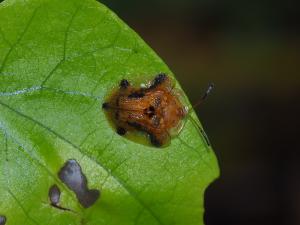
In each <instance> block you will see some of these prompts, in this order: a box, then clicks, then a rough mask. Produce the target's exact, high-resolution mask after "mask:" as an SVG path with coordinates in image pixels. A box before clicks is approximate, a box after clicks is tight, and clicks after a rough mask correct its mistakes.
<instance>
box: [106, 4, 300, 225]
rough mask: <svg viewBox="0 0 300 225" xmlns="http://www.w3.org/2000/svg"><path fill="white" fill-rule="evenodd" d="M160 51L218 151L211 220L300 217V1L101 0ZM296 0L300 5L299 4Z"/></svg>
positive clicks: (222, 224) (219, 224)
mask: <svg viewBox="0 0 300 225" xmlns="http://www.w3.org/2000/svg"><path fill="white" fill-rule="evenodd" d="M101 2H103V3H104V4H106V5H107V6H108V7H110V8H111V9H112V10H113V11H115V12H116V13H117V14H118V15H119V16H120V17H121V18H122V19H123V20H124V21H125V22H126V23H127V24H129V25H130V26H131V27H132V28H133V29H134V30H135V31H136V32H137V33H139V34H140V36H141V37H142V38H143V39H144V40H145V41H146V42H147V43H148V44H149V45H150V46H151V47H152V48H153V49H154V50H155V51H156V52H157V53H158V55H160V56H161V57H162V58H163V60H164V61H165V62H166V63H167V64H168V65H169V67H170V68H171V69H172V71H173V72H174V73H175V74H176V76H177V78H178V80H179V81H180V83H181V84H182V86H183V88H184V90H185V92H186V93H187V95H188V96H189V98H190V100H191V102H197V100H199V98H200V96H201V94H202V93H203V91H204V90H205V89H206V87H207V85H208V83H209V82H211V81H212V82H214V83H215V87H216V88H215V90H214V92H213V94H212V95H211V96H210V97H209V98H208V100H207V101H206V102H205V104H203V105H202V106H201V107H199V108H197V113H198V115H199V117H200V119H201V121H202V123H203V125H204V127H205V130H206V132H207V134H208V135H209V137H210V141H211V143H212V145H213V147H214V149H215V152H216V154H217V157H218V159H219V164H220V169H221V177H220V178H219V179H218V180H217V181H215V182H214V183H213V184H212V185H211V186H210V187H209V188H208V190H207V192H206V196H205V198H206V200H205V204H206V215H205V221H206V224H207V225H227V224H228V225H269V224H272V225H277V224H278V225H279V224H280V225H285V224H286V225H290V224H291V225H293V224H295V225H296V224H297V225H299V224H300V174H299V172H300V160H299V155H300V154H299V153H298V152H299V150H300V149H299V141H298V140H299V134H300V132H299V129H300V126H298V125H300V123H299V119H298V118H299V116H300V54H299V53H300V24H299V21H300V10H299V9H300V8H299V6H297V5H296V2H297V1H296V0H295V1H291V0H286V1H284V0H282V1H276V0H275V1H274V0H273V1H272V0H264V1H262V0H252V1H239V0H227V1H217V0H185V1H183V0H172V1H171V0H163V1H162V0H152V1H137V0H136V1H135V0H126V1H112V0H102V1H101ZM298 5H300V4H299V3H298Z"/></svg>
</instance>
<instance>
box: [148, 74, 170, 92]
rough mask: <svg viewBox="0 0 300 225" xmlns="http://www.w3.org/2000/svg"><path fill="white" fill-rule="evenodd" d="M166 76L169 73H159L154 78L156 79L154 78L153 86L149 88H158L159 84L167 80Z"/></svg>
mask: <svg viewBox="0 0 300 225" xmlns="http://www.w3.org/2000/svg"><path fill="white" fill-rule="evenodd" d="M166 78H167V75H166V74H164V73H160V74H158V75H157V76H156V77H155V78H154V80H153V82H152V84H151V86H150V87H149V88H148V89H153V88H156V87H157V86H158V85H160V84H162V83H163V82H164V81H165V80H166Z"/></svg>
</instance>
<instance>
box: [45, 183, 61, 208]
mask: <svg viewBox="0 0 300 225" xmlns="http://www.w3.org/2000/svg"><path fill="white" fill-rule="evenodd" d="M48 196H49V199H50V202H51V205H57V204H58V203H59V200H60V190H59V188H58V187H57V185H56V184H54V185H52V186H51V187H50V189H49V194H48Z"/></svg>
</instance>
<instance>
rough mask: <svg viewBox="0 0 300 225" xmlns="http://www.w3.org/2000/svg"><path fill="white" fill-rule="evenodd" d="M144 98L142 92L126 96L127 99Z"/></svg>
mask: <svg viewBox="0 0 300 225" xmlns="http://www.w3.org/2000/svg"><path fill="white" fill-rule="evenodd" d="M144 96H145V93H144V92H140V91H136V92H133V93H131V94H130V95H128V98H142V97H144Z"/></svg>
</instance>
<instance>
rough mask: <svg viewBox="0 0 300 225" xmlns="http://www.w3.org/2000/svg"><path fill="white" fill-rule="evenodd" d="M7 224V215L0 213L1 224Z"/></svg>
mask: <svg viewBox="0 0 300 225" xmlns="http://www.w3.org/2000/svg"><path fill="white" fill-rule="evenodd" d="M5 224H6V217H5V216H2V215H0V225H5Z"/></svg>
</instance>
